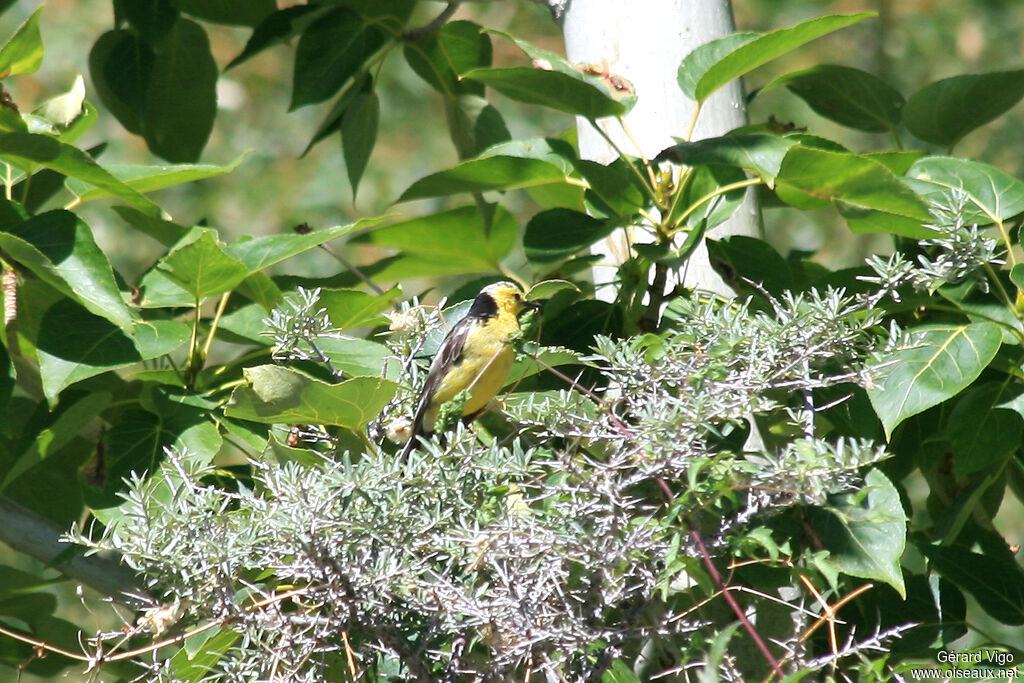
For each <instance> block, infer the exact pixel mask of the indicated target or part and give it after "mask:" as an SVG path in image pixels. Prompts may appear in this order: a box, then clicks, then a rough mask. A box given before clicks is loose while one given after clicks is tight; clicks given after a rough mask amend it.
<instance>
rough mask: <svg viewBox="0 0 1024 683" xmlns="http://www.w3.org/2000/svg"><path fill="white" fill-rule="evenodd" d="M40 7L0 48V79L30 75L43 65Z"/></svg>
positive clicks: (41, 9)
mask: <svg viewBox="0 0 1024 683" xmlns="http://www.w3.org/2000/svg"><path fill="white" fill-rule="evenodd" d="M42 11H43V8H42V6H40V7H39V8H38V9H36V11H35V12H33V13H32V16H30V17H29V18H28V19H26V20H25V22H24V23H23V24H22V25H21V26H19V27H18V28H17V30H16V31H15V32H14V35H12V36H11V37H10V38H8V39H7V42H6V43H4V46H3V47H0V78H7V77H8V76H16V75H18V74H30V73H33V72H34V71H36V70H37V69H38V68H39V65H40V64H42V63H43V39H42V36H40V35H39V15H40V14H41V13H42Z"/></svg>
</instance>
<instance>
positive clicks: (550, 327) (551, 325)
mask: <svg viewBox="0 0 1024 683" xmlns="http://www.w3.org/2000/svg"><path fill="white" fill-rule="evenodd" d="M622 325H623V313H622V308H620V307H619V306H616V305H615V304H610V303H608V302H605V301H596V300H594V299H584V300H582V301H577V302H575V303H573V304H571V305H570V306H569V307H568V308H566V309H565V310H562V311H559V314H558V316H557V317H556V318H555V319H553V320H552V319H546V320H545V325H544V327H543V328H542V329H541V343H542V344H543V345H545V346H558V345H562V346H565V347H567V348H569V349H572V350H573V351H579V352H580V353H589V352H591V350H592V348H593V346H594V337H596V336H597V335H604V336H606V337H618V336H620V335H621V334H622Z"/></svg>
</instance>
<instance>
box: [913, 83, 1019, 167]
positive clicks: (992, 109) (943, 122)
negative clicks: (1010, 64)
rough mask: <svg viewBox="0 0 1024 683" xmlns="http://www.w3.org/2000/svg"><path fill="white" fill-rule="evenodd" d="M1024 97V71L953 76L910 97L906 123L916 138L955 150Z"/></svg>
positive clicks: (931, 84)
mask: <svg viewBox="0 0 1024 683" xmlns="http://www.w3.org/2000/svg"><path fill="white" fill-rule="evenodd" d="M1021 97H1024V69H1022V70H1016V71H994V72H989V73H984V74H967V75H962V76H953V77H952V78H945V79H943V80H941V81H936V82H934V83H930V84H929V85H926V86H925V87H923V88H921V89H920V90H918V91H917V92H915V93H914V94H912V95H911V96H910V99H909V100H907V104H906V106H905V107H904V108H903V123H904V125H906V127H907V130H909V131H910V132H911V133H913V134H914V135H915V136H916V137H918V138H920V139H921V140H924V141H925V142H931V143H934V144H936V145H942V146H944V147H947V148H951V147H953V145H955V144H956V143H957V142H959V141H960V139H961V138H962V137H964V136H965V135H967V134H968V133H970V132H971V131H972V130H974V129H975V128H978V127H979V126H982V125H984V124H986V123H988V122H989V121H991V120H993V119H995V118H997V117H998V116H1000V115H1002V114H1003V113H1005V112H1007V111H1009V110H1010V109H1011V108H1012V107H1013V106H1014V105H1016V104H1017V103H1018V102H1019V101H1020V99H1021Z"/></svg>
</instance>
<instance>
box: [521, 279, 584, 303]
mask: <svg viewBox="0 0 1024 683" xmlns="http://www.w3.org/2000/svg"><path fill="white" fill-rule="evenodd" d="M566 290H571V291H574V292H578V291H580V288H579V287H577V286H576V285H575V284H573V283H572V282H569V281H568V280H544V281H543V282H538V283H537V284H535V285H534V286H533V287H530V291H528V292H527V293H526V299H527V301H539V300H541V299H548V298H550V297H552V296H554V295H555V294H557V293H558V292H562V291H566Z"/></svg>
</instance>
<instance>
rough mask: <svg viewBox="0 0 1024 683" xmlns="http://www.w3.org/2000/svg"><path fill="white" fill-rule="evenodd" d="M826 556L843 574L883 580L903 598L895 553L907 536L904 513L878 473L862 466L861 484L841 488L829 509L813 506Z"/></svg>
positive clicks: (894, 492) (898, 553)
mask: <svg viewBox="0 0 1024 683" xmlns="http://www.w3.org/2000/svg"><path fill="white" fill-rule="evenodd" d="M811 516H812V519H814V520H815V526H816V527H817V529H818V531H819V532H820V533H821V536H822V540H823V541H824V542H825V547H826V548H827V549H828V551H829V559H830V560H831V561H832V562H835V563H836V564H837V565H838V566H839V569H840V570H841V571H842V572H843V573H844V574H849V575H850V576H859V577H861V578H865V579H875V580H878V581H884V582H885V583H887V584H889V585H890V586H892V587H893V588H895V589H896V590H897V591H898V592H899V594H900V597H902V598H904V599H905V598H906V588H905V587H904V585H903V572H902V571H901V570H900V558H901V557H902V556H903V549H904V547H905V545H906V539H907V517H906V514H905V513H904V511H903V506H902V504H901V503H900V494H899V492H898V491H897V490H896V487H895V486H893V485H892V482H890V481H889V480H888V479H887V478H886V476H885V475H884V474H882V473H881V471H879V470H877V469H874V468H872V469H870V470H868V472H867V474H866V475H865V477H864V488H863V489H862V490H861V491H858V492H856V493H852V494H844V495H843V496H841V497H840V498H839V499H838V500H836V501H834V502H833V503H832V504H831V505H830V507H829V510H828V511H827V512H826V511H825V510H814V511H813V512H812V515H811Z"/></svg>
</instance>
